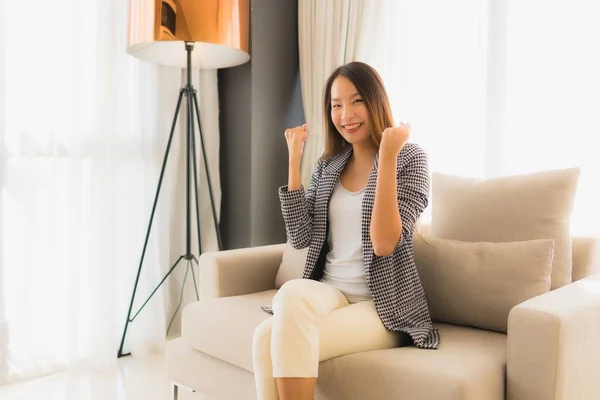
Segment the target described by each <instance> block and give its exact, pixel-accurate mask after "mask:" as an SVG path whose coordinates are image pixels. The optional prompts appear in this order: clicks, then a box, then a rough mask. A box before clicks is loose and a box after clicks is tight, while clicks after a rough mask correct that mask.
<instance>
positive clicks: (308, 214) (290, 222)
mask: <svg viewBox="0 0 600 400" xmlns="http://www.w3.org/2000/svg"><path fill="white" fill-rule="evenodd" d="M291 167H292V166H290V168H291ZM299 169H300V167H298V171H297V174H298V176H297V178H296V177H294V175H293V174H294V172H293V171H291V170H290V173H289V177H288V185H287V186H282V187H281V188H279V200H280V201H281V213H282V215H283V221H284V222H285V231H286V234H287V239H288V241H289V242H290V244H291V245H292V247H294V248H295V249H303V248H305V247H307V246H308V245H309V244H310V240H311V239H312V231H313V215H314V208H315V199H316V196H317V187H318V186H319V180H320V179H321V173H322V169H323V163H322V162H319V163H318V164H317V166H316V168H315V170H314V171H313V173H312V176H311V178H310V184H309V186H308V190H307V191H306V193H305V192H304V188H303V187H302V184H301V183H300V182H299V181H300V177H299V175H300V171H299ZM293 185H295V186H293ZM293 187H295V189H293V190H292V188H293Z"/></svg>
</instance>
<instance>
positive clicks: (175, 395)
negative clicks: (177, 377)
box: [171, 382, 179, 400]
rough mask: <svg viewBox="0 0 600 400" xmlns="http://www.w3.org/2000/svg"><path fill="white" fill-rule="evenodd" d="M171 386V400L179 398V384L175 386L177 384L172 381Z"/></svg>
mask: <svg viewBox="0 0 600 400" xmlns="http://www.w3.org/2000/svg"><path fill="white" fill-rule="evenodd" d="M171 386H172V388H171V400H178V399H179V386H177V384H175V383H174V382H173V383H172V384H171Z"/></svg>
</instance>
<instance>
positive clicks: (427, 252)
mask: <svg viewBox="0 0 600 400" xmlns="http://www.w3.org/2000/svg"><path fill="white" fill-rule="evenodd" d="M413 245H414V252H415V263H416V266H417V270H418V272H419V276H420V278H421V283H422V284H423V289H424V290H425V297H426V298H427V304H428V306H429V311H430V313H431V318H432V320H433V321H434V322H445V323H451V324H455V325H463V326H472V327H476V328H481V329H487V330H492V331H497V332H504V333H506V331H507V324H508V313H509V312H510V310H511V309H512V308H513V307H515V306H516V305H518V304H519V303H521V302H523V301H525V300H528V299H530V298H532V297H535V296H538V295H541V294H543V293H546V292H548V291H549V290H550V274H551V270H552V255H553V242H552V240H547V239H542V240H530V241H523V242H505V243H490V242H460V241H456V240H448V239H436V238H431V237H422V236H420V235H415V237H414V244H413Z"/></svg>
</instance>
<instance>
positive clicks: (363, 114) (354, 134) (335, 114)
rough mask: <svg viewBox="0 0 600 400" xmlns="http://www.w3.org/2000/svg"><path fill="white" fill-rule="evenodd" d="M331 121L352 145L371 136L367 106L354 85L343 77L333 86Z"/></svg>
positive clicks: (334, 82)
mask: <svg viewBox="0 0 600 400" xmlns="http://www.w3.org/2000/svg"><path fill="white" fill-rule="evenodd" d="M331 120H332V121H333V124H334V125H335V127H336V128H337V130H338V132H339V133H340V134H341V135H342V136H343V137H344V139H346V141H347V142H348V143H350V144H352V145H355V144H357V143H361V142H363V141H365V140H369V138H370V136H371V123H370V119H369V112H368V111H367V106H366V104H365V103H364V101H363V98H362V96H361V95H360V94H359V93H358V90H356V87H355V86H354V84H353V83H352V82H351V81H350V80H349V79H348V78H346V77H344V76H341V75H340V76H338V77H337V78H335V80H334V81H333V84H332V85H331Z"/></svg>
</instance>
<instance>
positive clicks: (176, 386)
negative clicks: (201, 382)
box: [171, 381, 196, 400]
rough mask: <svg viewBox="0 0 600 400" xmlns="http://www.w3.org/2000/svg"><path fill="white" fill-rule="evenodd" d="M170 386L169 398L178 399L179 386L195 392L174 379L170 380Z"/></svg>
mask: <svg viewBox="0 0 600 400" xmlns="http://www.w3.org/2000/svg"><path fill="white" fill-rule="evenodd" d="M171 386H172V387H171V400H179V388H183V389H186V390H187V391H189V392H192V393H195V392H196V391H195V390H194V389H192V388H189V387H187V386H184V385H181V384H179V383H177V382H174V381H171Z"/></svg>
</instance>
